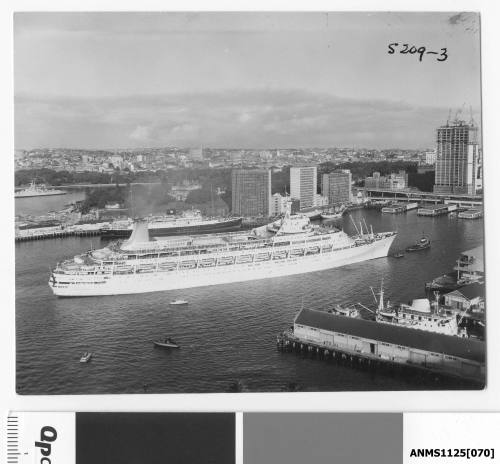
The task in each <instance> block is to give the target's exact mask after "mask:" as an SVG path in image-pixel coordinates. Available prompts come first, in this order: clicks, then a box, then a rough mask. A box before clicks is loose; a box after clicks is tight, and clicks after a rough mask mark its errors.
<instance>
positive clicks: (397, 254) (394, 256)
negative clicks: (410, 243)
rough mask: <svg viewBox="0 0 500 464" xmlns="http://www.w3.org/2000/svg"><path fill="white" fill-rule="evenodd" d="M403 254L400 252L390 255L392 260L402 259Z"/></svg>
mask: <svg viewBox="0 0 500 464" xmlns="http://www.w3.org/2000/svg"><path fill="white" fill-rule="evenodd" d="M404 255H405V254H404V253H403V252H402V251H400V252H399V253H394V254H393V255H392V257H393V258H403V257H404Z"/></svg>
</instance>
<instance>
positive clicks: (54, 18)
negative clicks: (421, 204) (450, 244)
mask: <svg viewBox="0 0 500 464" xmlns="http://www.w3.org/2000/svg"><path fill="white" fill-rule="evenodd" d="M14 31H15V32H14V33H15V38H14V39H15V40H14V72H15V137H16V140H15V143H16V147H17V148H33V147H81V148H117V147H122V148H123V147H151V146H167V145H177V146H198V145H200V144H203V145H204V146H208V147H327V146H354V147H375V148H390V147H402V148H424V147H429V146H433V143H434V142H433V140H434V129H435V127H436V126H437V125H440V124H442V123H444V122H445V120H446V118H447V115H448V111H449V109H450V108H452V109H453V114H454V113H455V111H456V110H457V109H460V108H463V117H464V118H465V119H469V115H470V109H469V108H470V107H472V108H473V112H474V114H475V117H476V119H479V113H480V51H479V17H478V16H476V15H475V14H465V13H461V14H458V13H449V14H446V13H439V14H438V13H431V14H421V13H377V14H368V13H343V14H341V13H329V14H323V13H250V14H248V13H247V14H244V13H198V14H196V13H175V14H171V13H170V14H167V13H163V14H159V13H93V14H92V13H90V14H89V13H18V14H16V15H15V18H14ZM392 42H398V43H401V44H402V43H409V44H410V45H412V44H415V45H417V46H426V47H427V49H428V50H432V51H437V52H440V49H441V48H442V47H446V48H447V49H448V52H447V53H448V59H447V60H446V61H444V62H437V61H436V57H437V56H436V55H425V56H424V57H423V60H422V62H419V60H418V56H417V55H409V54H406V55H402V54H393V55H389V54H388V53H387V51H388V44H389V43H392Z"/></svg>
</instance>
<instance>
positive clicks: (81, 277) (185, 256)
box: [49, 211, 396, 297]
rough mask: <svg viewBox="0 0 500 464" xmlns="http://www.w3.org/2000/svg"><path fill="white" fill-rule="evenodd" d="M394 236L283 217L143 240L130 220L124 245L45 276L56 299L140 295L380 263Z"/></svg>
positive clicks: (142, 225) (141, 228)
mask: <svg viewBox="0 0 500 464" xmlns="http://www.w3.org/2000/svg"><path fill="white" fill-rule="evenodd" d="M395 238H396V232H379V233H374V232H373V228H372V229H371V231H370V232H369V231H368V230H366V231H365V230H362V231H361V233H360V234H358V235H355V236H349V235H347V234H346V233H345V232H343V231H341V230H339V229H336V228H326V227H322V226H313V225H312V224H311V222H310V220H309V218H307V217H306V216H303V215H300V214H299V215H291V214H290V212H289V211H287V212H286V214H285V215H284V217H283V218H282V219H281V221H280V223H279V225H278V224H276V223H273V224H272V227H271V226H270V227H266V228H264V229H262V228H259V229H255V230H254V231H245V232H237V233H232V234H211V235H197V236H184V237H176V238H175V239H173V238H172V239H169V240H156V241H151V240H150V239H149V234H148V228H147V222H145V221H140V220H139V221H136V223H135V224H134V230H133V233H132V235H131V237H130V239H128V240H127V241H124V242H122V243H120V242H114V243H111V244H109V245H108V246H107V247H105V248H102V249H99V250H91V251H88V252H87V253H84V254H82V255H77V256H75V257H74V258H73V259H68V260H66V261H64V262H61V263H58V264H57V265H56V267H55V269H54V270H53V271H52V273H51V275H50V278H49V286H50V288H51V289H52V291H53V292H54V294H55V295H57V296H72V297H74V296H97V295H120V294H130V293H146V292H156V291H166V290H176V289H184V288H192V287H202V286H210V285H218V284H227V283H232V282H244V281H251V280H257V279H268V278H272V277H281V276H289V275H296V274H304V273H309V272H315V271H322V270H326V269H331V268H335V267H340V266H345V265H348V264H352V263H357V262H361V261H366V260H369V259H375V258H382V257H387V256H388V253H389V249H390V247H391V245H392V243H393V241H394V239H395Z"/></svg>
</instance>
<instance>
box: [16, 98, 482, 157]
mask: <svg viewBox="0 0 500 464" xmlns="http://www.w3.org/2000/svg"><path fill="white" fill-rule="evenodd" d="M447 114H448V109H447V108H440V107H424V106H421V107H420V106H415V105H410V104H408V103H405V102H400V101H399V102H398V101H389V100H361V99H350V98H342V97H338V96H334V95H330V94H325V93H314V92H308V91H303V90H294V89H289V90H286V89H279V90H277V89H260V90H252V91H250V90H246V91H245V90H234V91H225V92H220V93H219V92H205V93H196V94H195V93H192V94H191V93H186V94H175V95H142V96H137V95H136V96H133V95H131V96H125V97H121V98H118V97H112V98H111V97H109V98H96V99H82V98H71V97H67V98H63V97H57V98H49V97H40V96H33V95H17V96H16V98H15V130H16V147H18V148H30V147H37V146H44V147H55V146H65V147H85V148H112V147H128V146H131V145H132V146H131V147H140V146H153V145H154V146H169V145H170V146H174V145H175V146H186V147H188V146H199V145H200V144H203V145H204V146H211V147H255V148H266V147H269V148H270V147H328V146H357V147H373V148H388V147H402V148H425V147H430V146H433V144H434V137H435V129H436V127H438V126H439V125H440V124H442V123H443V122H444V121H445V120H446V117H447ZM476 119H479V118H476Z"/></svg>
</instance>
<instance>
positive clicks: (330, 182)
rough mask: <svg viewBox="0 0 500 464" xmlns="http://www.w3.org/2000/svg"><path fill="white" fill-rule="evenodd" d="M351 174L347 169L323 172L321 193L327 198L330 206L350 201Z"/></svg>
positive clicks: (345, 203)
mask: <svg viewBox="0 0 500 464" xmlns="http://www.w3.org/2000/svg"><path fill="white" fill-rule="evenodd" d="M351 184H352V174H351V171H349V170H348V169H343V170H338V171H333V172H329V173H327V174H323V178H322V182H321V194H322V195H323V196H324V197H326V198H328V204H329V205H330V206H340V205H347V204H349V203H351V200H352V192H351Z"/></svg>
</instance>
